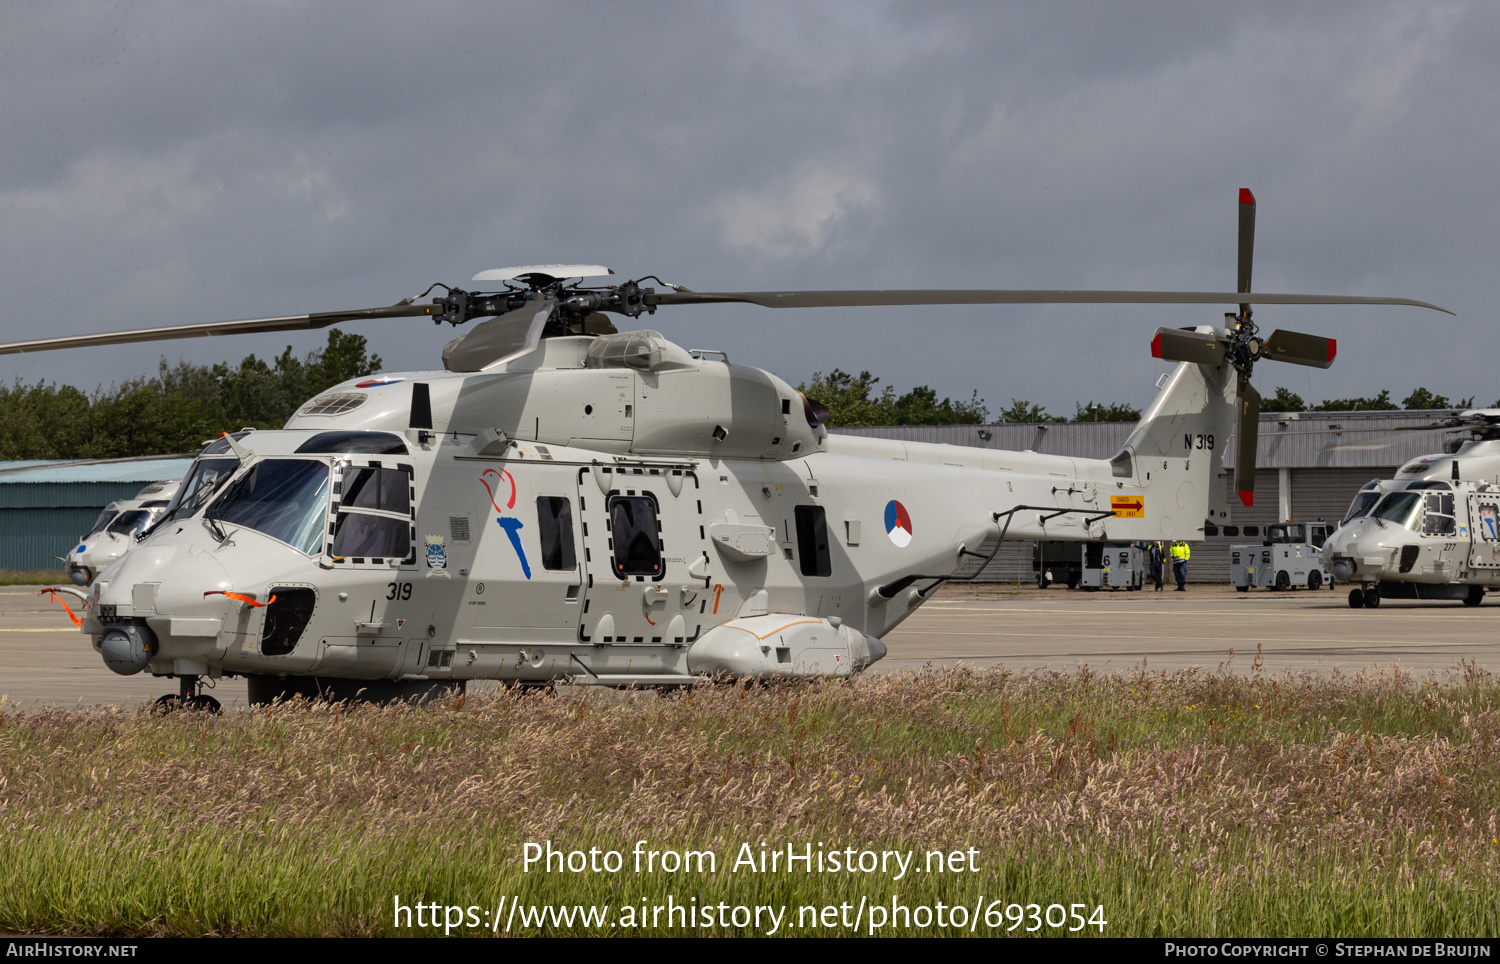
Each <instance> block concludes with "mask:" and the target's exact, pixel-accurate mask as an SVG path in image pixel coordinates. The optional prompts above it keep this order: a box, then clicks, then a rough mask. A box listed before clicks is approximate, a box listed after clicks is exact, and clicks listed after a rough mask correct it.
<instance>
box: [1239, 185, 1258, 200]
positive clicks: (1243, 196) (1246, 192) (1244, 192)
mask: <svg viewBox="0 0 1500 964" xmlns="http://www.w3.org/2000/svg"><path fill="white" fill-rule="evenodd" d="M1240 203H1241V204H1254V203H1255V195H1254V194H1251V193H1250V189H1249V188H1248V187H1242V188H1240Z"/></svg>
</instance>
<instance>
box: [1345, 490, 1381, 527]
mask: <svg viewBox="0 0 1500 964" xmlns="http://www.w3.org/2000/svg"><path fill="white" fill-rule="evenodd" d="M1371 484H1372V485H1373V484H1375V483H1371ZM1379 501H1380V493H1379V492H1378V491H1371V490H1370V489H1368V488H1367V489H1364V490H1361V491H1360V493H1359V495H1356V496H1355V497H1354V501H1353V502H1351V503H1349V511H1348V512H1346V513H1344V521H1343V522H1340V523H1339V525H1346V524H1348V523H1350V522H1353V521H1354V520H1355V519H1358V518H1360V517H1362V516H1365V515H1368V514H1369V512H1370V510H1371V509H1372V508H1374V507H1375V503H1377V502H1379Z"/></svg>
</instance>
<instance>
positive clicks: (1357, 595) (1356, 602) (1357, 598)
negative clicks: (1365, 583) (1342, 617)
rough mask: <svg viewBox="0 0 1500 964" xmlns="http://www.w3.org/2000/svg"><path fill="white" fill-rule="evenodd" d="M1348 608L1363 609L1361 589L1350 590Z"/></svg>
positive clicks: (1362, 592) (1363, 592) (1363, 600)
mask: <svg viewBox="0 0 1500 964" xmlns="http://www.w3.org/2000/svg"><path fill="white" fill-rule="evenodd" d="M1349 608H1350V609H1363V608H1365V591H1364V590H1363V589H1351V590H1349Z"/></svg>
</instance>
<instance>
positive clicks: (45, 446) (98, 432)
mask: <svg viewBox="0 0 1500 964" xmlns="http://www.w3.org/2000/svg"><path fill="white" fill-rule="evenodd" d="M382 364H383V362H382V361H381V358H380V356H379V355H371V354H369V350H368V345H367V343H366V341H365V339H364V338H363V337H362V336H360V335H351V334H346V333H344V332H341V331H339V330H337V329H330V330H329V332H328V342H327V344H326V345H325V346H324V347H322V348H320V349H314V350H313V351H311V352H308V353H307V355H306V356H305V357H303V358H300V359H299V358H298V357H296V356H295V355H294V354H293V353H292V349H291V348H290V347H288V348H287V349H286V350H285V351H283V352H282V353H281V354H280V355H279V356H277V358H276V360H275V361H274V362H271V363H267V362H264V361H262V360H260V359H259V358H256V357H255V356H254V355H247V356H246V357H245V358H244V359H243V360H242V361H240V363H239V364H238V365H237V366H231V365H230V364H229V363H228V362H221V363H219V364H217V365H195V364H192V363H190V362H186V361H179V362H178V363H177V364H176V365H169V364H168V363H167V360H166V359H165V358H163V359H162V360H161V364H160V365H159V366H158V368H157V373H156V377H154V378H137V379H132V380H129V381H126V382H124V383H122V384H120V385H111V386H110V387H109V388H108V389H105V388H102V387H101V388H97V389H95V391H94V392H93V394H92V395H86V394H84V393H83V392H82V391H80V390H79V389H77V388H74V387H71V386H66V385H63V386H59V385H56V384H48V383H46V382H38V383H37V384H35V385H26V384H23V383H22V382H20V381H17V382H16V383H15V385H13V386H12V387H10V388H4V387H0V459H81V458H114V457H118V456H127V455H164V454H168V453H173V452H191V451H193V450H194V449H196V448H197V447H198V446H199V444H201V443H202V442H203V441H204V440H206V439H211V438H214V437H215V436H217V435H218V434H219V433H220V432H231V431H235V430H236V429H240V428H245V427H251V428H280V427H281V426H282V425H284V424H286V421H287V419H289V418H291V417H292V415H293V414H294V413H295V412H296V411H297V409H298V407H299V406H301V405H302V403H303V402H305V401H307V400H308V399H309V398H311V397H313V396H314V395H317V394H318V393H320V392H323V391H326V390H327V389H328V388H331V387H332V386H334V385H336V384H338V383H339V382H342V381H345V380H347V379H350V378H358V377H360V376H362V375H368V374H371V373H372V372H375V371H378V370H379V369H380V367H381V365H382Z"/></svg>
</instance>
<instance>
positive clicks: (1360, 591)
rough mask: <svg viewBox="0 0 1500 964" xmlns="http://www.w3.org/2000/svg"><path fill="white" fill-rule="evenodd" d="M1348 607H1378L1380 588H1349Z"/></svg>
mask: <svg viewBox="0 0 1500 964" xmlns="http://www.w3.org/2000/svg"><path fill="white" fill-rule="evenodd" d="M1349 608H1350V609H1378V608H1380V589H1379V587H1377V586H1360V587H1359V588H1357V589H1351V590H1349Z"/></svg>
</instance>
